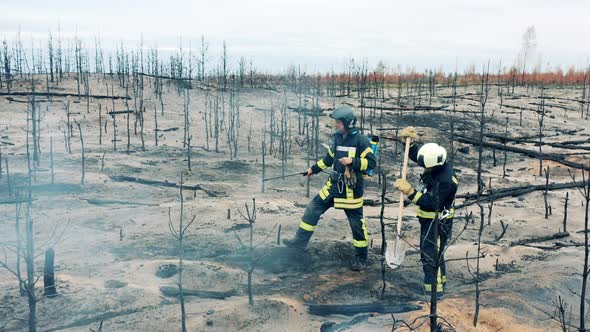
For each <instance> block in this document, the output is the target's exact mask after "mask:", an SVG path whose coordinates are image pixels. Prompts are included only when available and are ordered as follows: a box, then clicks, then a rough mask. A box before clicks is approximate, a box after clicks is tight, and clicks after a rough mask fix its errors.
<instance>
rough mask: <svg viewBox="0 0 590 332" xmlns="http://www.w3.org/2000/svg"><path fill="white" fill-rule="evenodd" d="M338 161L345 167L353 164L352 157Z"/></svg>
mask: <svg viewBox="0 0 590 332" xmlns="http://www.w3.org/2000/svg"><path fill="white" fill-rule="evenodd" d="M338 161H340V163H341V164H342V165H344V166H346V165H350V164H352V158H351V157H342V158H340V159H338Z"/></svg>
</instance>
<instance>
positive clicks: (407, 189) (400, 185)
mask: <svg viewBox="0 0 590 332" xmlns="http://www.w3.org/2000/svg"><path fill="white" fill-rule="evenodd" d="M393 186H394V187H396V188H397V189H399V191H401V192H403V193H404V195H406V197H407V196H410V195H411V194H413V193H414V188H412V185H411V184H410V183H409V182H408V180H404V179H397V180H395V182H394V183H393Z"/></svg>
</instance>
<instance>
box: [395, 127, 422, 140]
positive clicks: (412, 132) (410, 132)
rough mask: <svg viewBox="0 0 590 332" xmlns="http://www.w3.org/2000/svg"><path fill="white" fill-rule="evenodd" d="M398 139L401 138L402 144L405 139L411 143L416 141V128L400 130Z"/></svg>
mask: <svg viewBox="0 0 590 332" xmlns="http://www.w3.org/2000/svg"><path fill="white" fill-rule="evenodd" d="M399 137H401V138H402V139H403V141H404V142H405V140H406V138H409V139H411V140H412V141H414V140H416V137H418V133H417V132H416V128H414V127H406V128H404V129H402V132H401V133H400V134H399Z"/></svg>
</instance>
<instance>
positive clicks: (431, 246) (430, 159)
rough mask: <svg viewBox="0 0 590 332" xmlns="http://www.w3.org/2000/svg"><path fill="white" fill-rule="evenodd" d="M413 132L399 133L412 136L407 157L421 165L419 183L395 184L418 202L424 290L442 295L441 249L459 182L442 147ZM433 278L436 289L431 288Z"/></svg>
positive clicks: (450, 225) (449, 228)
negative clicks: (422, 140)
mask: <svg viewBox="0 0 590 332" xmlns="http://www.w3.org/2000/svg"><path fill="white" fill-rule="evenodd" d="M416 136H417V134H416V129H415V128H414V127H406V128H404V129H403V130H402V132H401V134H400V137H401V138H403V139H404V140H405V139H406V138H409V139H411V140H412V144H411V146H410V155H409V157H410V159H411V160H412V161H414V162H416V163H417V164H418V165H419V166H421V167H423V168H424V173H423V174H422V175H421V176H420V183H419V185H418V186H417V187H416V189H414V188H413V187H412V185H411V184H410V183H409V182H408V181H407V180H403V179H398V180H396V181H395V183H394V186H395V187H396V188H398V189H399V190H400V191H402V192H403V193H404V194H405V196H406V197H407V198H408V200H410V201H411V202H412V203H414V204H416V205H417V206H418V213H417V217H418V221H419V222H420V253H421V261H422V268H423V270H424V291H425V292H426V293H431V292H433V291H436V293H437V294H439V295H442V293H443V292H444V288H445V286H446V282H447V274H446V267H445V261H444V250H445V248H446V246H447V241H448V240H449V239H450V237H451V231H452V228H453V216H454V214H455V209H454V201H455V194H456V193H457V187H458V184H459V182H458V180H457V177H456V176H455V172H454V171H453V165H452V164H451V163H450V162H448V161H447V151H446V150H445V148H443V147H442V146H440V145H438V144H436V143H426V144H424V145H420V144H418V143H414V141H415V139H416ZM437 213H438V220H439V227H438V236H437V238H435V232H434V224H435V223H434V220H435V217H436V214H437ZM437 252H438V253H439V255H440V256H439V260H438V263H439V264H436V262H437V260H436V256H437V255H436V253H437ZM437 265H439V268H438V269H436V266H437ZM435 269H436V270H437V271H435ZM435 280H436V290H433V284H434V281H435Z"/></svg>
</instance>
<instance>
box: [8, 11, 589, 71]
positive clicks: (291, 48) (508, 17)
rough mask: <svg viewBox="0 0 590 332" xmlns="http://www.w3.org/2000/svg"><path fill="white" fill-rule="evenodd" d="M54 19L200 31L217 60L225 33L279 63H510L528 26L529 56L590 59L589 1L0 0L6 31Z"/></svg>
mask: <svg viewBox="0 0 590 332" xmlns="http://www.w3.org/2000/svg"><path fill="white" fill-rule="evenodd" d="M58 22H59V23H60V26H61V30H62V35H73V33H74V32H75V31H76V30H77V34H78V36H79V37H82V38H88V40H89V41H92V40H93V38H94V36H97V35H100V38H101V40H102V42H103V46H104V47H105V48H108V47H112V45H114V44H115V43H117V42H121V41H124V42H125V43H126V45H128V46H135V45H137V44H138V42H139V39H140V36H141V34H143V36H144V40H145V44H147V45H148V46H154V45H157V46H158V47H160V48H163V49H170V48H174V47H177V46H178V43H179V42H178V41H179V37H181V36H182V40H183V44H184V46H185V47H187V46H188V42H189V40H190V41H192V43H193V47H196V46H197V44H198V42H199V38H200V36H201V34H204V35H205V38H206V39H207V40H209V41H210V53H211V58H212V59H215V58H216V57H217V55H216V54H218V52H219V50H220V49H221V43H222V41H223V40H226V42H227V45H228V49H229V53H230V56H231V57H232V59H233V61H234V63H235V62H237V59H238V58H239V57H240V56H245V57H247V58H251V59H253V61H254V63H255V64H256V66H258V67H260V68H265V69H270V70H273V71H279V70H281V69H282V68H285V67H287V66H289V65H291V64H303V65H305V66H306V67H305V68H306V69H307V70H308V71H314V70H322V71H325V70H330V69H331V68H332V67H333V68H334V69H335V70H337V71H338V70H342V69H343V68H344V67H345V63H346V62H347V59H349V58H351V57H354V58H355V59H362V58H367V59H368V60H369V62H370V63H371V64H375V63H376V62H377V61H378V60H383V61H384V62H385V63H386V64H387V65H388V66H390V68H395V67H396V66H397V65H401V67H402V68H407V67H415V68H416V69H418V70H422V69H424V68H441V67H442V68H443V69H445V70H447V71H452V70H454V69H455V66H456V65H457V66H458V68H459V69H460V70H461V69H464V68H466V67H468V66H470V65H476V66H477V67H478V68H480V67H481V66H482V65H483V64H484V63H486V62H487V61H488V59H489V60H491V62H492V64H493V65H495V66H497V64H498V63H499V62H500V61H501V63H502V65H503V66H504V65H510V64H513V63H514V62H515V59H516V56H517V54H518V51H519V49H520V45H521V37H522V34H523V33H524V31H525V30H526V28H527V26H530V25H534V26H535V28H536V32H537V42H538V47H537V50H538V52H537V54H536V55H534V57H533V58H532V59H531V60H530V61H531V63H537V62H539V61H540V62H541V63H542V64H543V65H544V66H545V65H546V64H547V63H550V64H551V65H552V66H558V65H559V66H561V67H562V68H564V69H567V68H568V67H569V66H571V65H574V66H576V67H582V66H587V65H588V63H589V60H590V23H589V22H590V1H588V0H558V1H555V0H552V1H549V0H523V1H518V0H429V1H424V0H423V1H420V0H414V1H410V0H407V1H403V2H402V1H393V0H357V1H350V0H331V1H322V0H298V1H293V0H213V1H195V0H101V1H80V0H0V38H2V37H6V38H7V39H9V40H10V39H13V38H14V36H15V35H16V32H17V31H18V30H19V28H20V30H21V33H22V36H23V38H24V39H28V38H30V37H31V36H32V37H33V38H36V39H41V38H46V36H47V31H48V30H49V29H51V30H53V31H54V32H55V31H56V30H57V25H58ZM90 46H92V45H90ZM539 54H541V56H542V58H541V60H539Z"/></svg>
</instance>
